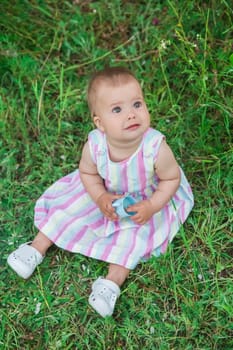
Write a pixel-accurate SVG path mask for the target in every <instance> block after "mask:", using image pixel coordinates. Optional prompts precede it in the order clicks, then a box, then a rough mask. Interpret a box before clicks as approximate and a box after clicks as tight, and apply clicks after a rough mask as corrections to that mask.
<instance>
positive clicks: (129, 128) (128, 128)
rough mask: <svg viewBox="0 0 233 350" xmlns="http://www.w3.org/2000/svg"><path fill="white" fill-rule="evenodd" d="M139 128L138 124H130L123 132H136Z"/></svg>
mask: <svg viewBox="0 0 233 350" xmlns="http://www.w3.org/2000/svg"><path fill="white" fill-rule="evenodd" d="M139 126H140V124H132V125H129V126H128V127H127V128H125V130H136V129H137V128H139Z"/></svg>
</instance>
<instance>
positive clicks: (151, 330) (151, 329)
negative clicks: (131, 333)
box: [150, 326, 155, 334]
mask: <svg viewBox="0 0 233 350" xmlns="http://www.w3.org/2000/svg"><path fill="white" fill-rule="evenodd" d="M150 334H155V329H154V327H153V326H151V327H150Z"/></svg>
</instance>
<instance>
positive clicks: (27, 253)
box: [7, 242, 44, 279]
mask: <svg viewBox="0 0 233 350" xmlns="http://www.w3.org/2000/svg"><path fill="white" fill-rule="evenodd" d="M28 243H30V242H28ZM28 243H24V244H21V245H20V246H19V248H18V249H16V250H15V251H14V252H12V253H11V254H10V255H9V256H8V259H7V263H8V265H10V267H11V268H12V269H13V270H14V271H15V272H16V273H17V274H18V275H19V276H20V277H22V278H24V279H27V278H29V277H30V276H31V275H32V274H33V272H34V270H35V269H36V267H37V266H38V265H39V264H40V263H41V262H42V261H43V259H44V257H43V256H42V255H41V254H40V253H39V252H38V250H37V249H35V248H34V247H32V246H31V245H28Z"/></svg>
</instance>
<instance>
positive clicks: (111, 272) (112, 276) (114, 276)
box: [106, 264, 130, 287]
mask: <svg viewBox="0 0 233 350" xmlns="http://www.w3.org/2000/svg"><path fill="white" fill-rule="evenodd" d="M129 273H130V270H129V269H127V268H126V267H124V266H120V265H116V264H109V268H108V274H107V276H106V279H107V280H110V281H112V282H115V283H116V284H117V285H118V286H119V287H120V286H122V284H123V283H124V282H125V280H126V279H127V277H128V276H129Z"/></svg>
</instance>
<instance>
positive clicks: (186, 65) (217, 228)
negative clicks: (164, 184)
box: [0, 0, 233, 350]
mask: <svg viewBox="0 0 233 350" xmlns="http://www.w3.org/2000/svg"><path fill="white" fill-rule="evenodd" d="M232 19H233V9H232V6H231V2H230V1H229V0H221V1H214V0H213V1H204V2H202V1H184V0H182V1H178V0H165V1H152V0H148V1H143V0H140V1H123V0H122V1H120V0H113V1H110V2H109V1H107V0H103V1H90V0H83V1H78V0H76V1H63V0H62V1H55V0H45V1H43V0H41V1H39V0H33V1H26V0H22V1H7V0H2V1H1V5H0V27H1V32H0V37H1V40H0V145H1V147H0V172H1V177H0V191H1V202H0V206H1V211H0V220H1V223H0V253H1V266H0V271H1V279H0V349H1V350H2V349H4V350H16V349H20V350H44V349H46V350H57V349H62V350H63V349H80V350H81V349H83V350H84V349H91V350H138V349H146V350H154V349H156V350H194V349H198V350H199V349H201V350H212V349H216V350H222V349H223V350H231V349H233V301H232V300H233V298H232V295H233V284H232V277H233V259H232V255H233V234H232V231H233V230H232V228H233V214H232V208H233V171H232V169H233V148H232V130H233V126H232V124H233V123H232V118H233V98H232V96H233V89H232V87H233V79H232V78H233V20H232ZM109 64H110V65H118V64H120V65H125V66H126V67H128V68H130V69H132V70H133V71H134V72H135V74H136V76H137V77H138V79H139V80H140V81H141V83H142V86H143V90H144V93H145V98H146V102H147V104H148V107H149V110H150V113H151V120H152V122H151V124H152V126H153V127H155V128H157V129H158V130H160V131H161V132H163V133H164V134H165V135H166V137H167V142H168V143H169V145H170V146H171V148H172V149H173V151H174V153H175V155H176V157H177V160H178V162H179V163H180V165H181V166H182V167H183V169H184V171H185V173H186V175H187V177H188V179H189V181H190V183H191V186H192V189H193V192H194V196H195V207H194V209H193V211H192V213H191V215H190V217H189V219H188V220H187V222H186V223H185V225H184V226H183V227H182V228H181V230H180V232H179V234H178V235H177V237H176V238H175V239H174V241H173V242H172V244H171V245H170V247H169V249H168V251H167V253H166V254H165V255H164V256H162V257H160V258H153V259H151V260H150V261H149V262H147V263H145V264H140V265H139V266H138V267H137V268H136V269H135V270H134V271H132V273H131V275H130V277H129V279H128V280H127V282H126V283H125V285H124V287H123V288H122V294H121V297H120V299H119V301H118V303H117V306H116V310H115V313H114V315H113V317H110V318H106V319H103V318H101V317H99V316H98V315H97V314H96V313H94V311H93V310H92V309H91V308H90V306H89V305H88V295H89V293H90V285H91V283H92V282H93V281H94V279H96V278H97V277H98V276H99V275H101V274H105V273H106V268H107V267H106V264H105V263H103V262H98V261H94V260H91V259H88V258H86V257H83V256H81V255H76V254H71V253H69V252H65V251H62V250H60V249H58V248H56V247H52V248H51V249H50V251H49V252H48V255H47V258H46V259H45V260H44V262H43V263H42V264H41V265H40V267H39V268H38V270H37V272H36V273H35V274H34V275H33V277H32V278H30V279H29V280H27V281H24V280H21V279H20V278H19V277H17V276H16V275H15V274H14V272H13V271H11V270H10V268H9V267H8V266H7V264H6V260H7V256H8V254H9V253H10V252H11V251H12V250H13V249H14V248H16V247H18V245H19V244H21V243H24V242H25V241H30V240H31V239H32V238H33V237H34V235H35V233H36V229H35V228H34V226H33V208H34V204H35V201H36V199H37V198H38V197H39V196H40V195H41V194H42V192H43V191H44V190H45V189H46V188H47V187H48V186H49V185H50V184H52V183H53V182H54V181H55V180H57V179H58V178H60V177H61V176H64V175H66V174H67V173H69V172H71V171H73V170H75V169H76V167H77V165H78V161H79V159H80V153H81V150H82V146H83V144H84V142H85V141H86V138H87V135H88V132H89V131H90V130H92V128H93V125H92V121H91V118H90V115H89V113H88V108H87V103H86V99H85V90H86V86H87V81H88V78H89V77H90V75H91V73H92V72H93V71H94V70H96V69H100V68H103V67H104V66H105V65H109Z"/></svg>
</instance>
